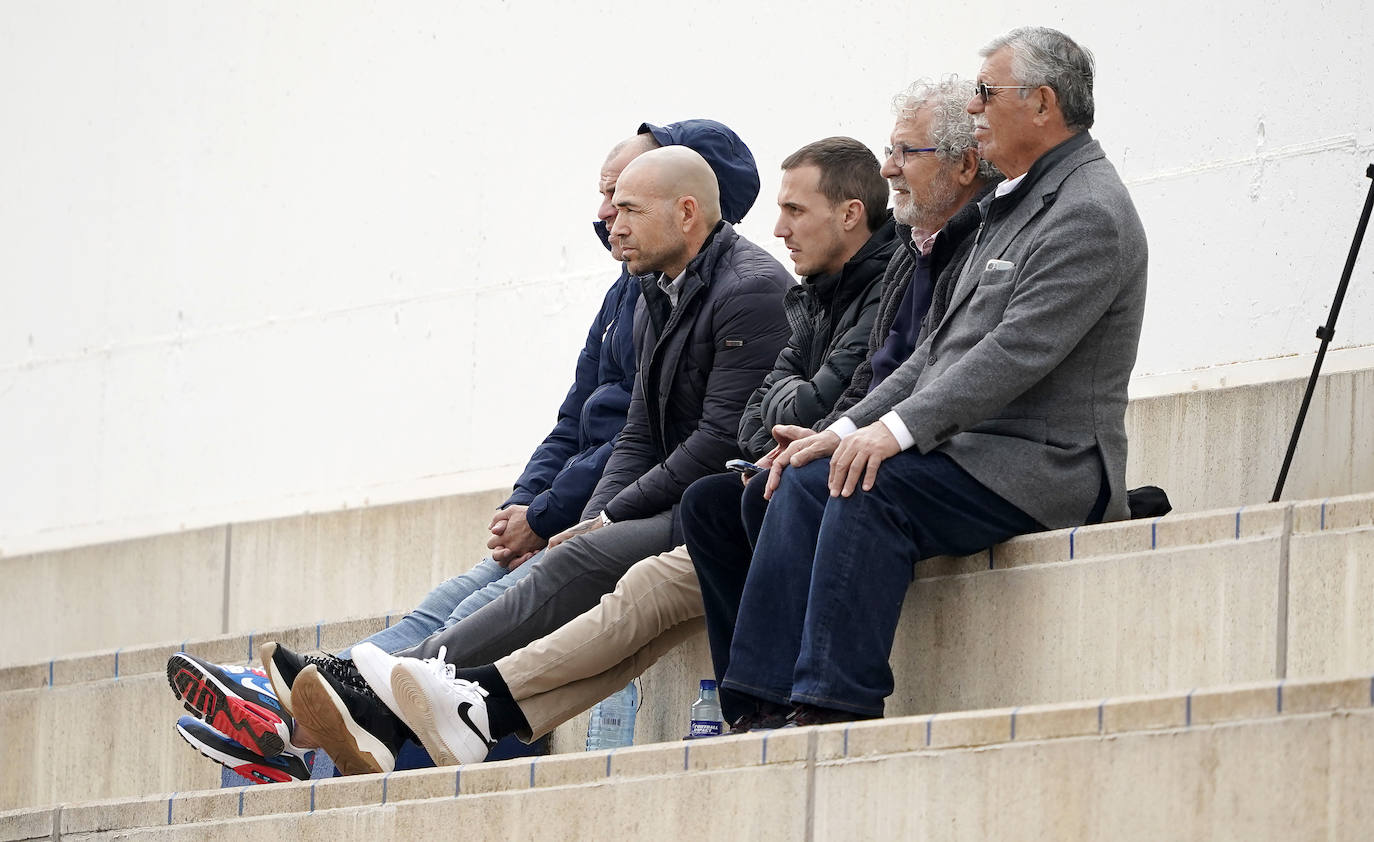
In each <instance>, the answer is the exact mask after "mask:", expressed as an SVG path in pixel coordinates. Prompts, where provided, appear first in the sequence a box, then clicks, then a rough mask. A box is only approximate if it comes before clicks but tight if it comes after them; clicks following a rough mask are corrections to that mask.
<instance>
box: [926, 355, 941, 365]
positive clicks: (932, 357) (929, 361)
mask: <svg viewBox="0 0 1374 842" xmlns="http://www.w3.org/2000/svg"><path fill="white" fill-rule="evenodd" d="M938 359H940V358H939V357H937V356H936V355H934V354H931V355H930V357H929V358H928V359H927V360H926V365H935V362H936V360H938Z"/></svg>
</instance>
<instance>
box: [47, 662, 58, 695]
mask: <svg viewBox="0 0 1374 842" xmlns="http://www.w3.org/2000/svg"><path fill="white" fill-rule="evenodd" d="M53 660H56V659H53ZM52 663H53V662H52V660H49V661H48V689H49V690H51V689H52Z"/></svg>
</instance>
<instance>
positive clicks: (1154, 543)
mask: <svg viewBox="0 0 1374 842" xmlns="http://www.w3.org/2000/svg"><path fill="white" fill-rule="evenodd" d="M1162 517H1163V515H1160V517H1157V518H1155V519H1154V520H1152V521H1150V549H1152V550H1153V549H1157V548H1158V547H1159V532H1158V527H1159V521H1160V518H1162Z"/></svg>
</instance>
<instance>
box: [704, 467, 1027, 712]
mask: <svg viewBox="0 0 1374 842" xmlns="http://www.w3.org/2000/svg"><path fill="white" fill-rule="evenodd" d="M829 469H830V460H829V459H822V460H820V461H817V462H813V463H811V464H810V465H806V466H804V467H801V468H789V469H788V470H787V471H785V472H784V473H783V480H782V484H781V486H780V487H779V488H778V491H777V492H776V493H775V494H774V495H773V499H772V502H771V504H770V505H769V506H768V509H767V514H766V515H765V516H764V519H763V528H762V530H761V532H760V533H759V536H758V545H757V547H756V548H755V551H754V556H753V561H752V563H751V564H750V565H749V568H748V573H747V577H746V581H745V585H744V590H743V597H742V599H741V601H740V604H739V613H738V617H737V619H736V621H735V624H734V625H735V632H734V636H733V642H732V644H731V648H730V654H729V659H728V663H729V666H728V668H727V670H726V672H725V677H724V682H723V685H722V686H723V687H724V688H725V689H727V690H730V691H733V692H735V693H742V694H747V695H749V696H754V697H757V698H760V699H766V700H768V701H771V702H774V703H776V704H782V705H786V704H797V703H807V704H812V705H817V706H820V707H825V708H832V709H837V710H844V711H849V712H851V713H855V714H859V715H862V716H881V715H882V713H883V700H884V699H885V698H887V696H889V695H891V693H892V686H893V681H892V669H891V667H890V666H889V665H888V659H889V657H890V656H891V654H892V641H893V638H894V636H895V635H896V631H897V620H898V618H899V616H900V614H901V608H902V599H903V598H904V597H905V595H906V591H907V587H908V585H909V584H910V583H911V574H912V565H913V564H914V563H915V562H916V561H918V560H920V559H923V558H928V557H930V556H934V555H967V554H969V553H973V552H976V551H978V550H982V549H986V548H987V547H990V546H992V545H993V544H996V543H998V542H1000V541H1005V540H1006V539H1007V538H1010V537H1012V536H1013V535H1020V534H1023V533H1027V532H1036V531H1040V530H1041V529H1043V527H1042V526H1040V524H1038V523H1036V522H1035V520H1034V519H1032V518H1031V517H1030V516H1029V515H1027V514H1025V513H1024V512H1022V511H1021V510H1020V509H1018V508H1016V507H1015V506H1013V505H1011V504H1010V503H1008V502H1007V501H1005V500H1003V499H1002V498H1001V497H998V496H997V495H996V494H994V493H993V492H991V491H989V490H988V489H987V488H986V487H985V486H983V485H982V484H980V483H979V482H978V481H977V480H975V479H974V478H973V477H971V476H969V474H968V473H967V472H965V471H964V470H963V469H962V468H960V467H959V466H958V465H956V464H955V463H954V461H953V460H952V459H950V458H949V457H948V456H945V455H943V454H940V453H930V454H921V453H918V452H916V451H914V450H908V451H905V452H903V453H900V454H898V455H897V456H894V457H893V458H891V459H889V460H887V461H885V462H884V463H883V465H882V468H881V470H880V471H879V473H878V480H877V482H876V483H875V484H874V486H873V490H872V491H855V492H854V494H853V495H852V496H850V497H834V498H832V497H831V496H830V492H829V490H828V488H827V485H826V481H827V475H828V472H829ZM695 558H696V552H695V551H693V559H695ZM698 569H699V571H700V570H701V568H698ZM702 579H703V582H702V583H703V588H702V591H703V594H704V593H705V592H706V587H705V581H706V578H705V577H704V576H703V577H702ZM708 618H709V603H708ZM708 628H709V626H708Z"/></svg>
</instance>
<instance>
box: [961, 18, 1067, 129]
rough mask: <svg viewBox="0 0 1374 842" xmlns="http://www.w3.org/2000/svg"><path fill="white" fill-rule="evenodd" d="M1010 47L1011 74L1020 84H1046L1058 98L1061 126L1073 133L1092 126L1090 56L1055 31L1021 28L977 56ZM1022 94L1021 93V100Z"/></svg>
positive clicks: (993, 42)
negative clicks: (1061, 116)
mask: <svg viewBox="0 0 1374 842" xmlns="http://www.w3.org/2000/svg"><path fill="white" fill-rule="evenodd" d="M1003 47H1010V48H1011V73H1012V76H1014V77H1016V81H1017V82H1020V83H1021V84H1022V85H1034V86H1036V87H1039V86H1041V85H1048V86H1049V87H1050V89H1051V90H1053V91H1054V93H1055V95H1056V96H1058V97H1059V109H1060V111H1062V112H1063V114H1064V124H1065V125H1066V126H1068V127H1069V128H1070V129H1073V130H1074V131H1087V130H1088V129H1090V128H1092V125H1093V72H1094V62H1093V54H1092V53H1090V52H1088V51H1087V50H1085V49H1083V48H1082V47H1080V46H1078V44H1077V43H1076V42H1075V41H1074V40H1073V39H1072V38H1070V37H1069V36H1067V35H1065V34H1064V33H1062V32H1060V31H1059V30H1057V29H1049V28H1047V27H1043V26H1022V27H1019V28H1017V29H1013V30H1012V31H1011V32H1008V33H1007V34H1006V35H1003V36H1001V37H999V38H995V39H993V41H992V42H991V43H990V44H988V45H987V46H986V47H984V48H983V49H981V50H979V51H978V55H980V56H982V57H983V58H987V57H988V56H990V55H992V54H993V53H995V52H997V51H998V50H1000V49H1002V48H1003ZM1026 95H1027V92H1026V91H1022V92H1021V98H1022V99H1025V97H1026Z"/></svg>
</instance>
